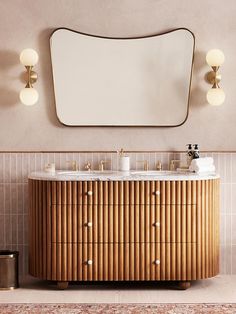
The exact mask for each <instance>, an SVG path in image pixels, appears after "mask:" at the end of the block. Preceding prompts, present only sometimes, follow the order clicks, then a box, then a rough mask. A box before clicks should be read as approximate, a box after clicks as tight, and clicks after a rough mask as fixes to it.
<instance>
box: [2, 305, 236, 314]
mask: <svg viewBox="0 0 236 314" xmlns="http://www.w3.org/2000/svg"><path fill="white" fill-rule="evenodd" d="M0 313H1V314H14V313H17V314H95V313H96V314H139V313H140V314H144V313H145V314H154V313H155V314H215V313H217V314H223V313H224V314H235V313H236V303H234V304H142V305H141V304H72V303H71V304H29V303H28V304H24V303H23V304H14V303H12V304H1V305H0Z"/></svg>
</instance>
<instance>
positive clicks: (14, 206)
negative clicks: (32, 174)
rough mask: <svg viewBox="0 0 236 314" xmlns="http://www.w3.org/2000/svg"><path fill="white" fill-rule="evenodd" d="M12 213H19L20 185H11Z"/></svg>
mask: <svg viewBox="0 0 236 314" xmlns="http://www.w3.org/2000/svg"><path fill="white" fill-rule="evenodd" d="M9 197H10V211H11V213H13V214H16V213H18V210H19V208H18V185H17V184H15V183H12V184H11V185H10V196H9Z"/></svg>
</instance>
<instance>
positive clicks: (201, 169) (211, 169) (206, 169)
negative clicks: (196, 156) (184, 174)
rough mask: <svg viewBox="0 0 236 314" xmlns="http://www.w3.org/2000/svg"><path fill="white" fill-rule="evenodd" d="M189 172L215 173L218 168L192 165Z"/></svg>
mask: <svg viewBox="0 0 236 314" xmlns="http://www.w3.org/2000/svg"><path fill="white" fill-rule="evenodd" d="M189 170H190V171H194V172H196V173H204V172H215V170H216V167H215V166H214V165H206V166H196V165H192V164H191V165H190V167H189Z"/></svg>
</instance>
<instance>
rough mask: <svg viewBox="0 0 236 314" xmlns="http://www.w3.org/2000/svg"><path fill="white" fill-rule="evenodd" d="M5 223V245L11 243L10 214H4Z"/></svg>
mask: <svg viewBox="0 0 236 314" xmlns="http://www.w3.org/2000/svg"><path fill="white" fill-rule="evenodd" d="M4 224H5V241H6V242H5V244H6V246H11V245H12V215H5V216H4Z"/></svg>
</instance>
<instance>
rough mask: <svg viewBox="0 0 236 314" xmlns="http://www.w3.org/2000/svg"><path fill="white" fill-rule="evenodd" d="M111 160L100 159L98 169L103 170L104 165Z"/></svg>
mask: <svg viewBox="0 0 236 314" xmlns="http://www.w3.org/2000/svg"><path fill="white" fill-rule="evenodd" d="M110 162H111V160H100V162H99V166H98V168H99V171H104V165H105V164H108V163H110Z"/></svg>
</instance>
